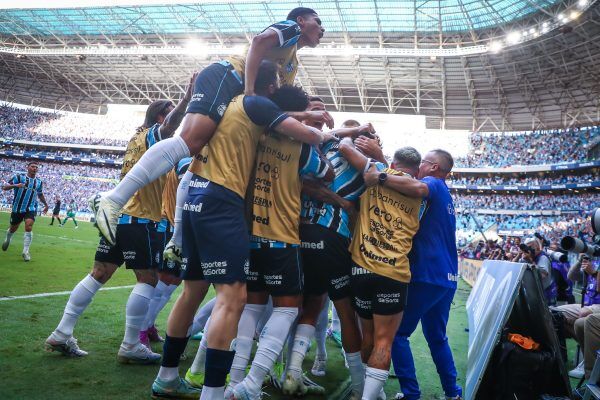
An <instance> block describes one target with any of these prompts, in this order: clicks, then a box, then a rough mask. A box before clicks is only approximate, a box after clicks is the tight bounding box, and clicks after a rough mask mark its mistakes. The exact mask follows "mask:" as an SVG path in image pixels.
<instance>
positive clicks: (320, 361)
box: [310, 357, 327, 376]
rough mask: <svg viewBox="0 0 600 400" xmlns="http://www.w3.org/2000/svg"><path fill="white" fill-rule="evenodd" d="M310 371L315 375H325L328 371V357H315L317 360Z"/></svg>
mask: <svg viewBox="0 0 600 400" xmlns="http://www.w3.org/2000/svg"><path fill="white" fill-rule="evenodd" d="M310 373H311V374H313V375H314V376H325V374H326V373H327V359H326V358H318V357H317V358H315V362H314V363H313V366H312V368H311V370H310Z"/></svg>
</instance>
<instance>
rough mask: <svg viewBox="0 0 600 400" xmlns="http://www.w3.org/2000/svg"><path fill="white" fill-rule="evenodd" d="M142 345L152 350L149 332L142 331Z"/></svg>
mask: <svg viewBox="0 0 600 400" xmlns="http://www.w3.org/2000/svg"><path fill="white" fill-rule="evenodd" d="M140 343H141V344H143V345H144V346H146V347H147V348H149V349H150V350H152V347H150V339H148V331H140Z"/></svg>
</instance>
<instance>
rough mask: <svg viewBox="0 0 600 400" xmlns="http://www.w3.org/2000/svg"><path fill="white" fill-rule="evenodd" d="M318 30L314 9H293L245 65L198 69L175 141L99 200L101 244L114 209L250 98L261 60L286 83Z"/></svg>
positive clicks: (259, 39) (193, 150) (264, 35)
mask: <svg viewBox="0 0 600 400" xmlns="http://www.w3.org/2000/svg"><path fill="white" fill-rule="evenodd" d="M324 31H325V30H324V29H323V27H322V26H321V19H320V18H319V16H318V15H317V13H316V12H315V11H314V10H312V9H310V8H305V7H298V8H295V9H293V10H292V11H291V12H290V13H289V14H288V16H287V20H286V21H283V22H279V23H275V24H273V25H271V26H269V27H267V29H265V30H264V31H263V32H261V33H260V34H258V35H257V36H255V37H254V38H253V40H252V44H251V46H250V49H249V51H248V54H247V56H246V60H245V62H244V60H243V59H241V58H235V57H233V58H229V59H227V60H223V61H220V62H218V63H215V64H211V65H210V66H208V67H206V68H205V69H203V70H202V72H201V73H200V75H199V76H198V79H197V80H196V87H195V89H194V95H193V96H192V99H191V101H190V105H189V107H188V109H187V114H188V115H187V116H186V118H185V121H184V123H183V128H182V131H181V136H177V137H175V138H173V139H171V140H165V141H164V142H163V143H161V144H160V145H159V146H156V147H155V148H154V149H152V150H151V151H149V152H147V153H146V154H145V155H144V157H142V159H141V160H140V161H139V162H138V163H137V165H136V166H135V167H134V168H133V169H132V170H131V171H130V172H129V173H128V174H127V176H126V177H125V179H123V180H122V181H121V182H120V183H119V184H118V185H117V186H116V187H115V188H114V189H113V190H112V191H111V192H109V193H108V194H107V195H106V196H103V197H102V199H101V201H100V204H99V209H100V210H101V211H100V212H97V213H96V220H97V223H96V224H97V227H98V229H99V230H100V233H101V234H102V235H103V236H104V237H105V238H106V240H108V242H109V243H114V235H115V229H116V221H117V215H118V213H119V210H120V209H121V208H122V207H123V205H124V204H125V203H126V202H127V201H128V200H129V198H130V197H131V196H132V195H133V193H134V192H135V191H136V190H138V189H139V188H141V187H143V186H144V185H146V184H148V183H149V182H152V181H153V180H155V179H156V178H157V177H159V176H161V175H163V174H165V173H167V172H168V171H169V170H170V169H171V168H173V167H174V165H175V164H176V163H177V162H178V161H179V160H181V159H182V158H184V157H189V156H190V155H192V156H193V155H196V154H198V153H199V152H200V150H201V149H202V148H203V147H204V146H205V145H206V144H207V143H208V141H209V140H210V139H211V137H212V136H213V134H214V133H215V130H216V128H217V125H218V124H219V122H220V121H221V118H222V117H223V114H224V112H225V109H226V108H227V107H228V104H229V103H230V101H231V100H232V99H233V98H234V97H235V96H237V95H239V94H241V93H243V92H245V94H246V95H253V94H254V83H255V81H256V77H257V71H258V67H259V65H260V62H261V60H270V61H272V62H275V63H277V65H278V70H279V75H280V78H281V82H282V83H288V84H292V83H293V82H294V78H295V76H296V72H297V70H298V60H297V58H296V52H297V50H298V49H300V48H302V47H306V46H308V47H316V46H317V45H318V44H319V42H320V40H321V37H322V36H323V32H324ZM305 117H310V118H313V119H317V120H321V121H325V122H327V123H328V124H329V125H331V124H332V121H333V119H332V118H331V116H330V115H329V114H328V113H323V112H321V113H319V112H315V113H311V114H310V115H308V116H307V115H305ZM189 176H190V175H188V177H189ZM182 182H185V183H187V182H188V179H186V178H184V179H183V180H182ZM176 219H178V218H176ZM176 238H177V236H176Z"/></svg>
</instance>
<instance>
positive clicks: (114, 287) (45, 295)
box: [0, 285, 134, 301]
mask: <svg viewBox="0 0 600 400" xmlns="http://www.w3.org/2000/svg"><path fill="white" fill-rule="evenodd" d="M133 286H134V285H127V286H113V287H105V288H101V289H100V290H117V289H131V288H132V287H133ZM67 294H71V291H70V290H69V291H65V292H51V293H36V294H27V295H25V296H3V297H0V301H7V300H19V299H33V298H36V297H50V296H64V295H67Z"/></svg>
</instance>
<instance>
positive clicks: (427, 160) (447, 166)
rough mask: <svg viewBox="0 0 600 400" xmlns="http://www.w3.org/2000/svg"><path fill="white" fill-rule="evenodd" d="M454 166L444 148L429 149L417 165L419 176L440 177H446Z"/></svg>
mask: <svg viewBox="0 0 600 400" xmlns="http://www.w3.org/2000/svg"><path fill="white" fill-rule="evenodd" d="M453 167H454V159H453V158H452V155H451V154H450V153H448V152H447V151H446V150H442V149H435V150H431V151H430V152H428V153H427V154H425V157H423V160H422V161H421V166H420V167H419V178H424V177H426V176H434V177H436V178H440V179H446V177H447V176H448V174H449V173H450V171H452V168H453Z"/></svg>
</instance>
